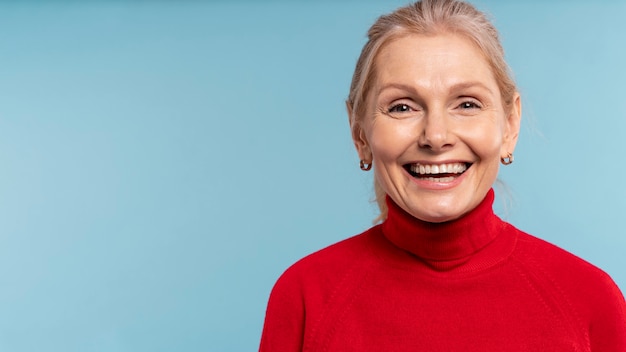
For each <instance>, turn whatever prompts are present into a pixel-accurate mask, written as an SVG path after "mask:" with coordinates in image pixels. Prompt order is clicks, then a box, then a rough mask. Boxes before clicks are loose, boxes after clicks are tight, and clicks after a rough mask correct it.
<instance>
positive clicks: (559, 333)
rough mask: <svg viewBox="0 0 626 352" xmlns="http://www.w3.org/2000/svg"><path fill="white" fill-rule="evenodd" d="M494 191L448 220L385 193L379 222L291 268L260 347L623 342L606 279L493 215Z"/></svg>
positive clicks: (614, 294) (612, 350)
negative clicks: (438, 220) (422, 216)
mask: <svg viewBox="0 0 626 352" xmlns="http://www.w3.org/2000/svg"><path fill="white" fill-rule="evenodd" d="M493 198H494V195H493V191H490V192H489V193H488V195H487V197H486V198H485V200H484V201H483V202H482V203H481V204H480V205H479V206H478V207H477V208H476V209H474V210H473V211H472V212H470V213H469V214H467V215H466V216H464V217H462V218H460V219H458V220H455V221H451V222H447V223H442V224H433V223H426V222H422V221H420V220H417V219H415V218H413V217H412V216H411V215H409V214H407V213H406V212H404V211H403V210H402V209H401V208H399V207H398V206H397V205H395V204H394V203H393V202H392V201H390V200H389V199H388V200H387V204H388V206H389V215H388V218H387V220H385V222H384V223H383V224H382V225H377V226H374V227H372V228H371V229H369V230H367V231H365V232H364V233H362V234H360V235H358V236H355V237H352V238H349V239H347V240H344V241H342V242H339V243H337V244H335V245H332V246H330V247H328V248H325V249H323V250H321V251H319V252H317V253H314V254H311V255H309V256H307V257H306V258H304V259H302V260H300V261H299V262H297V263H296V264H294V265H293V266H292V267H290V268H289V269H288V270H287V271H286V272H285V273H284V274H283V275H282V276H281V277H280V279H279V280H278V282H277V283H276V285H275V286H274V289H273V290H272V294H271V296H270V299H269V304H268V308H267V314H266V318H265V326H264V328H263V336H262V339H261V347H260V351H262V352H270V351H271V352H283V351H340V352H347V351H361V352H362V351H469V352H471V351H480V352H486V351H507V352H517V351H533V352H535V351H542V352H543V351H579V352H582V351H594V352H596V351H598V352H625V351H626V303H625V302H624V297H623V295H622V294H621V292H620V291H619V289H618V288H617V286H616V285H615V283H614V282H613V281H612V280H611V278H610V277H609V276H608V275H607V274H605V273H604V272H602V271H601V270H599V269H597V268H596V267H594V266H592V265H591V264H589V263H587V262H585V261H583V260H582V259H580V258H578V257H576V256H574V255H572V254H569V253H567V252H565V251H563V250H562V249H559V248H557V247H555V246H553V245H551V244H549V243H546V242H544V241H542V240H540V239H537V238H535V237H532V236H530V235H528V234H525V233H523V232H521V231H519V230H518V229H516V228H514V227H513V226H511V225H509V224H507V223H505V222H503V221H502V220H500V219H499V218H498V217H497V216H496V215H495V214H494V213H493V211H492V203H493Z"/></svg>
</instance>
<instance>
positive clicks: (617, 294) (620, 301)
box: [512, 231, 626, 324]
mask: <svg viewBox="0 0 626 352" xmlns="http://www.w3.org/2000/svg"><path fill="white" fill-rule="evenodd" d="M512 259H513V260H515V261H516V262H517V263H518V266H519V268H520V270H521V271H522V272H523V273H524V275H525V276H526V277H527V278H528V280H530V281H532V282H535V283H538V284H540V285H541V286H543V287H544V288H547V289H548V292H552V293H553V295H554V296H555V297H559V298H561V299H563V300H566V301H567V302H564V303H567V304H568V305H570V306H571V308H574V309H575V310H576V311H578V312H579V315H580V317H582V318H583V320H586V321H588V322H593V321H596V320H598V319H604V318H606V317H608V315H611V316H614V315H615V314H617V315H619V317H616V318H617V319H618V320H619V321H622V322H624V321H626V320H624V319H625V317H624V314H625V312H626V303H625V302H624V296H623V294H622V292H621V291H620V289H619V288H618V287H617V285H616V284H615V282H614V281H613V279H612V278H611V277H610V276H609V275H608V274H607V273H606V272H604V271H603V270H602V269H600V268H598V267H597V266H595V265H593V264H591V263H589V262H587V261H586V260H584V259H582V258H580V257H578V256H576V255H574V254H572V253H570V252H568V251H566V250H564V249H562V248H560V247H558V246H556V245H554V244H551V243H549V242H547V241H544V240H542V239H539V238H537V237H534V236H532V235H529V234H526V233H524V232H521V231H520V234H519V236H518V243H517V248H516V250H515V254H514V256H513V258H512ZM607 314H608V315H607ZM622 324H623V323H622Z"/></svg>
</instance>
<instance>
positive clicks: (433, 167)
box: [404, 163, 472, 183]
mask: <svg viewBox="0 0 626 352" xmlns="http://www.w3.org/2000/svg"><path fill="white" fill-rule="evenodd" d="M471 166H472V163H447V164H420V163H415V164H406V165H404V169H405V170H406V171H407V172H408V173H409V174H410V175H411V176H413V177H414V178H417V179H420V180H424V181H430V182H442V183H445V182H452V181H454V180H455V179H456V178H457V177H459V176H461V175H462V174H463V173H464V172H465V171H467V169H469V168H470V167H471Z"/></svg>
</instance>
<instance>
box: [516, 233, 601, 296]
mask: <svg viewBox="0 0 626 352" xmlns="http://www.w3.org/2000/svg"><path fill="white" fill-rule="evenodd" d="M516 259H517V260H518V261H519V262H520V263H522V264H523V265H525V266H527V267H529V268H533V269H536V270H539V273H541V272H543V273H545V274H550V275H555V276H558V277H559V278H561V279H563V281H574V282H575V283H576V284H577V285H582V284H589V283H594V284H613V280H612V279H611V278H610V277H609V275H608V274H607V273H605V272H604V271H603V270H602V269H600V268H598V267H597V266H595V265H593V264H591V263H589V262H588V261H586V260H584V259H582V258H580V257H579V256H577V255H575V254H572V253H570V252H568V251H566V250H564V249H562V248H560V247H558V246H556V245H554V244H552V243H549V242H547V241H545V240H542V239H540V238H537V237H535V236H532V235H529V234H527V233H525V232H522V231H520V235H519V236H518V244H517V250H516ZM539 273H538V274H539Z"/></svg>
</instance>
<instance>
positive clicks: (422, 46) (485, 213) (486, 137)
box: [260, 0, 626, 352]
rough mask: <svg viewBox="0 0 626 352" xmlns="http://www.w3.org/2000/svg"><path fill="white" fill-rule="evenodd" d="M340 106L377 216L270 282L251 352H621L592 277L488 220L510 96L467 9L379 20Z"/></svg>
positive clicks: (443, 1) (420, 6) (621, 312)
mask: <svg viewBox="0 0 626 352" xmlns="http://www.w3.org/2000/svg"><path fill="white" fill-rule="evenodd" d="M347 108H348V114H349V117H350V125H351V129H352V138H353V140H354V143H355V146H356V149H357V151H358V154H359V156H360V158H361V165H360V166H361V169H363V170H365V171H367V170H370V168H372V166H373V169H374V173H375V186H376V195H377V200H378V203H379V207H380V209H381V217H380V220H381V221H382V224H379V225H377V226H374V227H372V228H371V229H369V230H367V231H365V232H364V233H362V234H360V235H358V236H355V237H352V238H349V239H347V240H344V241H342V242H340V243H337V244H335V245H332V246H330V247H328V248H326V249H323V250H321V251H319V252H317V253H314V254H312V255H310V256H308V257H306V258H304V259H302V260H300V261H299V262H298V263H296V264H294V265H293V266H292V267H291V268H289V269H288V270H287V271H286V272H285V273H284V274H283V275H282V276H281V278H280V279H279V280H278V282H277V283H276V285H275V287H274V289H273V291H272V294H271V297H270V300H269V304H268V308H267V315H266V320H265V326H264V330H263V336H262V340H261V348H260V350H261V351H302V350H303V351H413V350H416V351H508V352H515V351H602V352H607V351H616V352H617V351H620V352H624V351H626V303H625V302H624V297H623V295H622V294H621V292H620V291H619V289H618V288H617V286H616V285H615V283H614V282H613V281H612V280H611V279H610V278H609V277H608V275H606V274H605V273H604V272H602V271H601V270H599V269H597V268H596V267H594V266H592V265H591V264H588V263H586V262H585V261H583V260H582V259H579V258H577V257H575V256H574V255H572V254H569V253H567V252H565V251H563V250H562V249H559V248H557V247H555V246H553V245H551V244H548V243H546V242H544V241H542V240H540V239H537V238H535V237H532V236H531V235H528V234H526V233H523V232H521V231H520V230H518V229H516V228H515V227H513V226H512V225H510V224H508V223H505V222H503V221H502V220H500V219H499V218H498V217H497V216H496V215H494V213H493V210H492V202H493V199H494V193H493V190H492V185H493V183H494V182H495V180H496V177H497V173H498V168H499V164H500V163H502V164H504V165H508V164H510V163H512V162H513V151H514V148H515V144H516V142H517V137H518V132H519V125H520V116H521V101H520V96H519V94H518V92H517V89H516V87H515V84H514V82H513V80H512V79H511V76H510V74H509V72H508V68H507V65H506V63H505V61H504V54H503V50H502V47H501V45H500V42H499V39H498V34H497V32H496V30H495V28H494V27H493V26H492V24H491V23H489V21H488V20H487V19H486V18H485V16H484V15H483V14H482V13H480V12H478V11H477V10H476V9H475V8H474V7H472V6H471V5H469V4H467V3H463V2H458V1H452V0H423V1H421V2H417V3H415V4H412V5H409V6H406V7H403V8H400V9H398V10H396V11H395V12H394V13H392V14H389V15H387V16H383V17H381V18H379V19H378V21H377V22H376V23H375V24H374V25H373V26H372V28H371V29H370V31H369V41H368V43H367V44H366V45H365V47H364V48H363V51H362V53H361V56H360V58H359V60H358V62H357V65H356V70H355V73H354V76H353V80H352V86H351V88H350V95H349V98H348V101H347Z"/></svg>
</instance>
